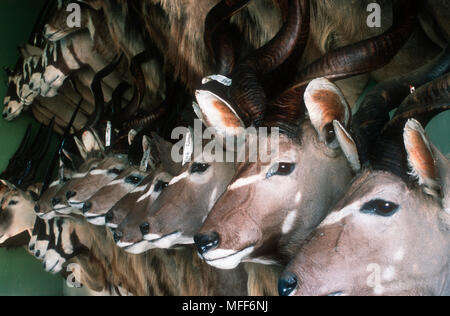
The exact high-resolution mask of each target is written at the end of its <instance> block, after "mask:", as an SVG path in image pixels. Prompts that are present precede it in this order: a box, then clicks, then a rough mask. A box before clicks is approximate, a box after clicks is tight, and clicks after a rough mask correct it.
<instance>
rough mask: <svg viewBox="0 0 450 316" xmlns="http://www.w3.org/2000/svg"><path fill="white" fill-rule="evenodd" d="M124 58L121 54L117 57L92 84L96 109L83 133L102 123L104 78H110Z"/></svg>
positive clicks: (100, 72) (96, 75) (95, 77)
mask: <svg viewBox="0 0 450 316" xmlns="http://www.w3.org/2000/svg"><path fill="white" fill-rule="evenodd" d="M122 57H123V54H121V55H120V56H119V57H118V58H117V57H116V59H115V60H114V61H113V62H112V63H110V64H109V65H107V66H106V67H105V68H103V69H102V70H100V71H99V72H98V73H96V74H95V76H94V80H93V81H92V83H91V91H92V93H93V94H94V101H95V108H94V112H93V113H92V114H91V115H90V116H89V119H88V121H87V122H86V125H85V126H84V128H83V129H82V130H83V131H84V130H88V129H91V128H94V127H95V126H97V124H98V122H99V121H100V117H101V115H102V114H103V111H104V108H105V99H104V96H103V91H102V80H103V78H105V77H107V76H109V75H110V74H111V73H112V72H113V71H114V69H116V68H117V65H119V63H120V61H121V60H122Z"/></svg>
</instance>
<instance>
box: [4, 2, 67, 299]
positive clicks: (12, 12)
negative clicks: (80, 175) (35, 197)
mask: <svg viewBox="0 0 450 316" xmlns="http://www.w3.org/2000/svg"><path fill="white" fill-rule="evenodd" d="M43 3H44V1H43V0H1V1H0V67H1V68H3V67H4V66H9V67H11V68H12V67H14V65H15V63H16V61H17V59H18V57H19V53H18V51H17V48H16V47H17V45H19V44H23V43H25V42H26V41H27V40H28V37H29V35H30V33H31V30H32V28H33V25H34V21H35V20H36V18H37V16H38V15H39V11H40V8H41V7H42V5H43ZM5 77H6V76H5V75H4V72H3V71H2V73H1V75H0V78H1V80H0V99H1V101H2V103H3V97H4V95H5V90H6V85H5V83H6V78H5ZM1 110H2V111H3V107H2V109H1ZM29 122H34V120H33V119H32V118H31V117H30V116H29V115H24V116H22V117H20V118H18V119H17V120H15V121H13V122H6V121H5V120H3V119H0V170H4V169H5V167H6V166H7V164H8V161H9V158H10V157H11V156H12V155H13V154H14V152H15V151H16V149H17V147H18V146H19V143H20V141H21V139H22V136H23V135H24V133H25V129H26V127H27V124H28V123H29ZM37 128H38V124H36V123H34V124H33V132H34V133H36V131H37ZM54 146H55V141H54V144H53V147H54ZM46 161H49V156H47V159H46ZM43 169H45V167H44V168H43ZM42 173H43V172H40V175H42ZM62 284H63V282H62V278H61V277H60V276H59V275H57V276H54V275H51V274H50V273H46V272H45V271H44V269H43V268H42V264H41V262H40V261H38V260H36V259H34V258H33V257H32V256H31V255H29V254H28V253H27V252H26V251H25V250H24V249H18V250H13V251H6V250H3V249H1V250H0V295H62Z"/></svg>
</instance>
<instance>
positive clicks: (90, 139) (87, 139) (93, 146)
mask: <svg viewBox="0 0 450 316" xmlns="http://www.w3.org/2000/svg"><path fill="white" fill-rule="evenodd" d="M81 137H82V140H83V144H84V147H85V148H86V151H87V152H88V153H90V152H95V151H100V152H104V151H105V148H104V146H103V143H102V141H101V140H100V137H99V136H98V135H97V133H96V132H94V131H92V130H89V131H85V132H84V133H83V135H82V136H81Z"/></svg>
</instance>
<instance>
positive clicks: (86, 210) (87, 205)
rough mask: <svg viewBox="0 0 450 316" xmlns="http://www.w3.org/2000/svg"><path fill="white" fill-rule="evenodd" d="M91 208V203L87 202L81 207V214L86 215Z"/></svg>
mask: <svg viewBox="0 0 450 316" xmlns="http://www.w3.org/2000/svg"><path fill="white" fill-rule="evenodd" d="M91 208H92V203H91V202H89V201H87V202H86V203H84V205H83V213H87V212H89V211H90V209H91Z"/></svg>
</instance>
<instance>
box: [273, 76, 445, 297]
mask: <svg viewBox="0 0 450 316" xmlns="http://www.w3.org/2000/svg"><path fill="white" fill-rule="evenodd" d="M449 87H450V75H448V74H447V75H445V76H443V77H441V78H439V79H436V80H434V81H433V82H431V83H429V84H427V85H425V86H423V87H420V88H419V89H418V90H416V92H415V93H414V94H412V95H411V96H410V97H408V98H407V99H406V100H405V102H404V103H403V104H402V105H401V106H400V108H399V110H398V111H397V113H396V115H395V117H394V118H393V119H392V120H391V121H390V122H389V123H388V124H387V125H386V126H385V128H384V129H383V132H382V134H381V135H380V137H379V139H378V141H377V144H376V146H374V147H373V148H372V150H371V157H372V158H371V164H370V166H367V167H366V168H365V169H364V170H363V171H362V172H361V173H360V174H359V175H358V176H357V177H356V178H355V179H354V180H353V181H352V184H351V186H350V188H349V189H348V190H347V192H346V194H345V195H344V196H343V197H342V198H341V200H340V201H339V202H338V203H337V205H336V206H335V207H334V208H333V211H332V212H331V213H330V214H329V215H328V216H327V217H326V218H325V219H324V221H323V222H322V223H321V224H320V226H319V227H318V228H317V230H316V231H315V232H314V233H313V234H312V235H311V236H310V237H309V238H308V239H307V240H306V241H305V242H304V245H303V247H302V248H301V250H300V252H299V253H298V254H297V256H296V257H295V259H294V260H293V261H292V262H291V263H290V264H289V266H288V268H287V271H286V272H285V274H284V276H283V277H282V278H281V279H280V281H279V292H280V294H282V295H448V294H449V293H450V280H449V278H448V271H449V265H450V262H449V259H450V258H449V249H450V238H449V234H448V232H449V229H450V226H449V224H450V214H449V209H448V207H449V201H450V199H449V197H450V186H449V185H450V163H449V161H448V159H446V158H445V157H444V155H442V154H441V153H440V152H439V150H437V149H436V148H435V147H434V146H433V145H432V144H431V143H430V141H429V139H428V138H427V136H426V134H425V132H424V130H423V128H422V125H421V124H423V125H424V126H425V125H426V124H427V123H428V122H429V121H430V120H431V119H432V118H433V116H435V115H437V114H438V113H440V112H441V111H443V110H446V109H449V108H450V89H449ZM410 117H416V118H417V119H418V120H420V121H421V123H419V122H418V121H416V120H414V119H409V120H408V121H407V119H408V118H410ZM405 122H406V124H405Z"/></svg>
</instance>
